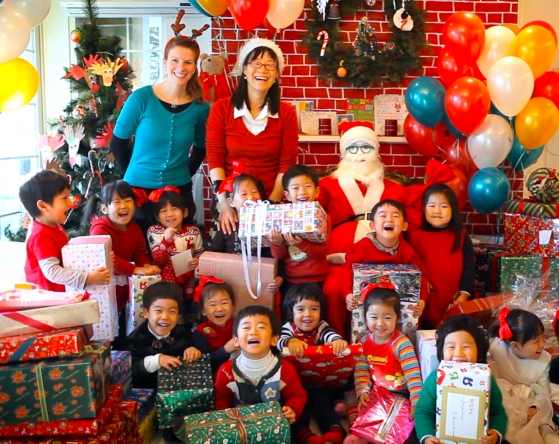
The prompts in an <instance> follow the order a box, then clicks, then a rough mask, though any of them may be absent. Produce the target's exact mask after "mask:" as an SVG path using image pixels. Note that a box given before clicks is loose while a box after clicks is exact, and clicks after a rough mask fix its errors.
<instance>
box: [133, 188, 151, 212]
mask: <svg viewBox="0 0 559 444" xmlns="http://www.w3.org/2000/svg"><path fill="white" fill-rule="evenodd" d="M133 190H134V196H136V198H135V199H134V202H136V206H138V207H141V206H142V205H143V204H145V203H146V202H147V200H148V195H147V193H146V190H144V189H143V188H133Z"/></svg>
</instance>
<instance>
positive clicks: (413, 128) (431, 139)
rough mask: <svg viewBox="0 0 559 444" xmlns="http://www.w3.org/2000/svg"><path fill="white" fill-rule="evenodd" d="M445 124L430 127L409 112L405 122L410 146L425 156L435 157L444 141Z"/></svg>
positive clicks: (405, 131) (406, 135)
mask: <svg viewBox="0 0 559 444" xmlns="http://www.w3.org/2000/svg"><path fill="white" fill-rule="evenodd" d="M444 129H445V128H444V124H443V123H442V122H441V123H439V124H438V125H437V126H435V127H434V128H429V127H427V126H424V125H422V124H421V123H419V122H418V121H417V120H415V119H414V118H413V117H412V115H411V114H408V115H407V117H406V120H405V122H404V136H405V137H406V140H407V141H408V143H409V144H410V146H411V147H412V148H413V149H414V150H415V151H417V152H418V153H419V154H421V155H423V156H425V157H435V156H436V155H437V154H438V153H439V147H440V146H441V145H442V144H443V141H444Z"/></svg>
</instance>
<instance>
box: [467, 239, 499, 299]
mask: <svg viewBox="0 0 559 444" xmlns="http://www.w3.org/2000/svg"><path fill="white" fill-rule="evenodd" d="M503 251H505V250H504V249H503V247H502V245H493V244H479V245H474V261H475V276H474V280H475V281H474V297H484V296H485V294H486V293H489V292H491V291H492V290H491V278H492V274H491V264H492V263H493V255H495V254H496V253H502V252H503Z"/></svg>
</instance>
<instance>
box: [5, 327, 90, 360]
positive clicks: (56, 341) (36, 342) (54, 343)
mask: <svg viewBox="0 0 559 444" xmlns="http://www.w3.org/2000/svg"><path fill="white" fill-rule="evenodd" d="M86 343H87V336H86V333H85V331H84V329H83V328H72V329H68V330H58V331H54V332H52V333H29V334H27V335H19V336H8V337H5V338H0V364H6V363H10V362H20V361H33V360H37V359H45V358H55V357H57V356H67V355H72V354H75V353H79V352H80V351H81V349H82V347H83V346H84V345H85V344H86Z"/></svg>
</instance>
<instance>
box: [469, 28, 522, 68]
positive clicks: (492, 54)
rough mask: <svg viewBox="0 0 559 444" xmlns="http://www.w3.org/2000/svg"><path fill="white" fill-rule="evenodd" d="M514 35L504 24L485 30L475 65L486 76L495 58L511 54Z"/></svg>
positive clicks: (498, 58)
mask: <svg viewBox="0 0 559 444" xmlns="http://www.w3.org/2000/svg"><path fill="white" fill-rule="evenodd" d="M515 38H516V35H514V32H512V31H511V30H510V29H509V28H507V27H506V26H492V27H491V28H489V29H486V30H485V44H484V46H483V51H481V54H480V56H479V58H478V59H477V66H478V68H479V70H480V71H481V73H482V74H483V75H484V76H485V77H486V78H487V76H488V75H489V70H490V69H491V67H492V66H493V65H494V64H495V62H496V61H497V60H500V59H502V58H503V57H507V56H510V55H512V49H513V43H514V39H515Z"/></svg>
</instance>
